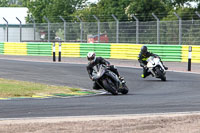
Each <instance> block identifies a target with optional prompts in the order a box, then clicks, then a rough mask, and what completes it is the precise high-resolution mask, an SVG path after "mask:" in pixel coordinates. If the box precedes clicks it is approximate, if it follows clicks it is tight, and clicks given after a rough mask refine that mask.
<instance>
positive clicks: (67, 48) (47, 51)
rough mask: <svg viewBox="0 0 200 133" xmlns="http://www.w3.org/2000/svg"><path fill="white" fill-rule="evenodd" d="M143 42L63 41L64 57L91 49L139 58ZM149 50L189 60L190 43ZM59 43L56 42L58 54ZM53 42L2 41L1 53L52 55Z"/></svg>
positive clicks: (197, 54)
mask: <svg viewBox="0 0 200 133" xmlns="http://www.w3.org/2000/svg"><path fill="white" fill-rule="evenodd" d="M142 46H143V45H141V44H109V43H108V44H107V43H62V49H61V55H62V57H86V56H87V53H88V52H89V51H94V52H96V54H97V56H102V57H104V58H114V59H135V60H137V58H138V54H139V52H140V49H141V47H142ZM146 46H147V47H148V49H149V51H151V52H153V53H155V54H158V55H159V56H160V57H161V58H162V60H163V61H177V62H188V48H189V46H188V45H157V44H156V45H153V44H148V45H146ZM58 52H59V43H56V56H58ZM52 53H53V43H47V42H46V43H45V42H41V43H38V42H28V43H25V42H24V43H16V42H5V43H3V42H1V43H0V54H5V55H34V56H52ZM192 62H194V63H200V46H197V45H193V46H192Z"/></svg>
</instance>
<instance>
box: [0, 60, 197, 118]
mask: <svg viewBox="0 0 200 133" xmlns="http://www.w3.org/2000/svg"><path fill="white" fill-rule="evenodd" d="M118 71H119V72H120V74H121V75H122V76H124V77H125V80H126V81H127V86H128V87H129V90H130V91H129V93H128V94H127V95H117V96H113V95H111V94H108V93H106V94H101V95H92V96H85V97H72V98H48V99H34V98H30V99H13V100H0V118H1V119H3V118H26V117H60V116H87V115H118V114H146V113H173V112H192V111H195V112H196V111H197V112H198V111H200V74H195V73H181V72H172V71H167V74H166V76H167V81H166V82H163V81H161V80H159V79H155V78H153V77H151V76H149V77H147V78H146V79H143V78H141V77H140V75H141V73H142V69H140V68H133V67H118ZM0 78H5V79H14V80H22V81H31V82H37V83H45V84H49V85H61V86H70V87H78V88H84V89H92V81H91V80H90V79H89V77H88V74H87V71H86V65H85V64H69V63H48V62H30V61H17V60H6V59H0Z"/></svg>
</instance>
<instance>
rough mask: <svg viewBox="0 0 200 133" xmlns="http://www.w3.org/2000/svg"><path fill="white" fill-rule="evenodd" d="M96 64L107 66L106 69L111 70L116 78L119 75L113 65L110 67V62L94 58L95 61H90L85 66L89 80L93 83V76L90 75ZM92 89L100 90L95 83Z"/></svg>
mask: <svg viewBox="0 0 200 133" xmlns="http://www.w3.org/2000/svg"><path fill="white" fill-rule="evenodd" d="M97 64H104V65H106V66H108V69H109V70H111V71H112V72H114V73H115V74H116V75H117V76H118V77H120V76H119V73H118V71H117V69H116V68H115V66H114V65H110V62H108V61H107V60H105V59H104V58H102V57H96V59H95V61H91V62H89V63H88V65H87V71H88V74H89V77H90V79H91V80H93V81H95V79H94V77H93V75H92V72H93V71H94V66H96V65H97ZM93 89H96V90H98V89H102V88H101V87H100V86H99V85H98V84H97V83H96V81H95V82H94V85H93Z"/></svg>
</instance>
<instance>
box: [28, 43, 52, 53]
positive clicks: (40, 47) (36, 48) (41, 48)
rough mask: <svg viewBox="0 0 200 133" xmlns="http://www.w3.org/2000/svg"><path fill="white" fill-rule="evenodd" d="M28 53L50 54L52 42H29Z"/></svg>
mask: <svg viewBox="0 0 200 133" xmlns="http://www.w3.org/2000/svg"><path fill="white" fill-rule="evenodd" d="M27 55H39V56H50V55H52V43H33V42H32V43H27Z"/></svg>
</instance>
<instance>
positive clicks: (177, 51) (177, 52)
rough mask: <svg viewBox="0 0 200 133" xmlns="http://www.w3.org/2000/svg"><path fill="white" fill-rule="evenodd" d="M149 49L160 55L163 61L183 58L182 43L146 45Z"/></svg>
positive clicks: (178, 60)
mask: <svg viewBox="0 0 200 133" xmlns="http://www.w3.org/2000/svg"><path fill="white" fill-rule="evenodd" d="M146 46H147V47H148V49H149V51H151V52H153V53H155V54H157V55H159V56H160V57H161V59H162V61H177V62H180V61H181V60H182V58H181V55H182V49H181V45H180V46H179V45H146Z"/></svg>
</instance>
